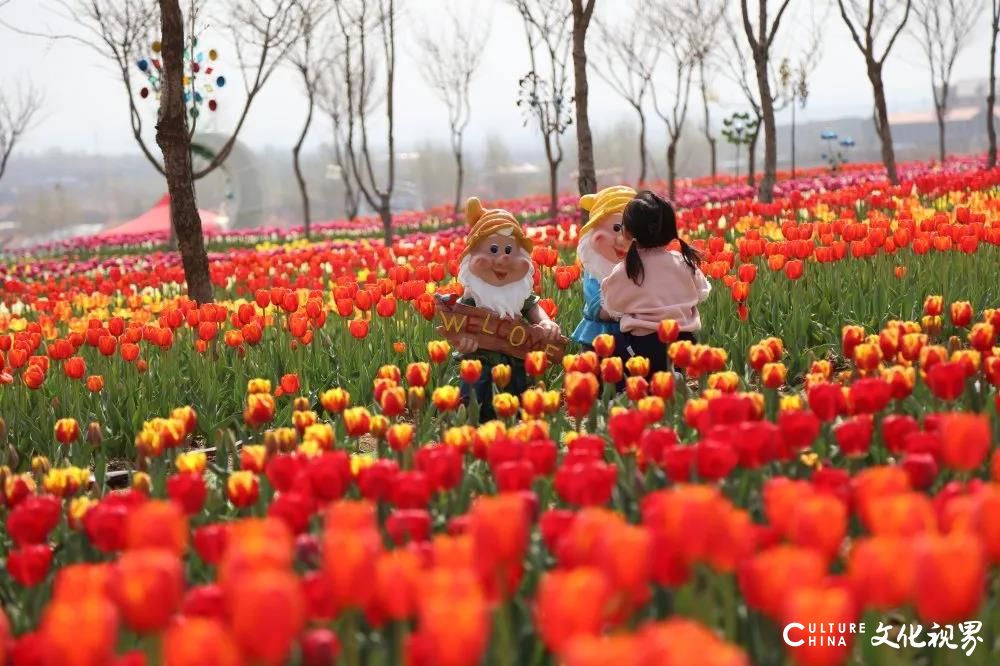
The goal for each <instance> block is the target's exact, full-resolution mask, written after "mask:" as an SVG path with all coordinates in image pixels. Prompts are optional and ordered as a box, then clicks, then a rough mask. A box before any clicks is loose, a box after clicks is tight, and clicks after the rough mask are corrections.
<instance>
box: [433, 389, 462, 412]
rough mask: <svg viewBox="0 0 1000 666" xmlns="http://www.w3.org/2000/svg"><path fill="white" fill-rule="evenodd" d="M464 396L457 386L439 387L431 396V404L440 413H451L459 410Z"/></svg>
mask: <svg viewBox="0 0 1000 666" xmlns="http://www.w3.org/2000/svg"><path fill="white" fill-rule="evenodd" d="M461 399H462V396H461V394H460V392H459V390H458V387H457V386H439V387H437V388H436V389H434V393H432V394H431V402H433V403H434V407H436V408H437V410H438V411H439V412H450V411H452V410H455V409H458V406H459V404H460V403H461Z"/></svg>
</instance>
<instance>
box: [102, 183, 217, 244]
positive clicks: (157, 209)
mask: <svg viewBox="0 0 1000 666" xmlns="http://www.w3.org/2000/svg"><path fill="white" fill-rule="evenodd" d="M198 213H199V214H200V215H201V228H202V230H203V231H218V230H219V229H221V226H220V225H219V221H218V218H219V216H218V215H216V214H215V213H213V212H211V211H207V210H199V211H198ZM156 232H163V233H170V195H169V194H164V195H163V198H162V199H160V200H159V201H158V202H157V203H156V205H155V206H153V207H152V208H150V209H149V210H147V211H146V212H145V213H143V214H142V215H140V216H139V217H137V218H135V219H133V220H129V221H128V222H123V223H122V224H119V225H116V226H114V227H111V228H109V229H105V230H104V231H102V232H101V233H99V234H97V236H98V237H108V236H142V235H145V234H151V233H156Z"/></svg>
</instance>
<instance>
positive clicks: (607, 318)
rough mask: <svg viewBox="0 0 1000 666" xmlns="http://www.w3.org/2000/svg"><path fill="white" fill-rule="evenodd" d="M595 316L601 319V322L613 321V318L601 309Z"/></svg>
mask: <svg viewBox="0 0 1000 666" xmlns="http://www.w3.org/2000/svg"><path fill="white" fill-rule="evenodd" d="M597 316H598V317H600V318H601V320H602V321H614V320H615V318H614V317H612V316H611V314H610V313H608V311H607V310H605V309H604V308H601V311H600V312H598V313H597Z"/></svg>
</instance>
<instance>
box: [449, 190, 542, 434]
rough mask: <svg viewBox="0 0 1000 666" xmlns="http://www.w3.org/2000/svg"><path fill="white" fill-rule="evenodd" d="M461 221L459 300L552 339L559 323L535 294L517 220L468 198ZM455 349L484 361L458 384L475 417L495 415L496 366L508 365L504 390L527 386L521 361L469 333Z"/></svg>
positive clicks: (524, 239) (527, 245)
mask: <svg viewBox="0 0 1000 666" xmlns="http://www.w3.org/2000/svg"><path fill="white" fill-rule="evenodd" d="M465 219H466V223H467V224H468V225H469V227H470V231H469V236H468V240H467V243H466V247H465V250H464V251H463V252H462V255H461V261H460V263H459V268H458V281H459V283H460V284H461V285H462V288H463V296H462V298H461V300H460V302H461V303H463V304H465V305H473V306H476V307H479V308H485V309H487V310H492V311H494V312H496V313H497V314H498V315H499V316H500V317H505V318H510V319H523V320H526V321H527V323H528V324H531V325H532V326H534V327H536V328H537V330H538V331H539V333H540V334H541V335H540V337H541V338H542V339H547V340H552V341H555V340H557V339H558V338H559V336H560V330H559V324H557V323H556V322H554V321H552V320H551V319H550V318H549V316H548V315H547V314H546V313H545V310H543V309H542V308H541V306H540V305H539V304H538V301H539V298H538V296H536V295H535V293H534V277H535V266H534V264H533V263H532V261H531V247H532V246H531V241H530V240H529V239H528V237H527V236H526V235H525V233H524V230H523V229H522V228H521V225H520V223H519V222H518V221H517V218H515V217H514V215H513V214H512V213H511V212H509V211H506V210H503V209H501V208H492V209H484V208H483V205H482V203H481V202H480V201H479V199H477V198H475V197H472V198H470V199H469V200H468V202H467V203H466V205H465ZM455 350H456V351H457V352H458V353H459V354H460V357H461V358H475V359H479V361H480V362H481V363H482V365H483V370H482V373H481V374H480V376H479V380H478V381H477V382H475V384H471V385H470V384H467V383H465V382H462V399H463V400H464V401H468V400H469V398H470V395H471V394H472V393H473V392H474V393H475V396H476V401H477V402H478V404H479V420H480V421H487V420H490V419H493V418H495V412H494V410H493V380H492V370H493V367H494V366H495V365H499V364H507V365H509V366H510V368H511V380H510V384H509V385H508V387H507V391H508V392H509V393H512V394H513V395H515V396H520V395H521V393H523V392H524V391H525V389H527V383H528V381H527V375H526V373H525V369H524V361H523V360H522V359H517V358H513V357H510V356H508V355H506V354H502V353H500V352H495V351H489V350H485V349H479V345H478V343H477V342H476V339H475V338H474V337H473V336H461V337H460V338H459V339H458V340H457V342H456V344H455Z"/></svg>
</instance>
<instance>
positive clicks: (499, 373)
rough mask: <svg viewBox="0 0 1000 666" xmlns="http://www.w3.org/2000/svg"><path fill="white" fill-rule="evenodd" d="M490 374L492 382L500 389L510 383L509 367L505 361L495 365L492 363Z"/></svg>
mask: <svg viewBox="0 0 1000 666" xmlns="http://www.w3.org/2000/svg"><path fill="white" fill-rule="evenodd" d="M490 374H491V375H492V379H493V383H494V384H496V386H497V388H498V389H500V390H501V391H502V390H503V389H505V388H507V385H508V384H510V379H511V369H510V366H509V365H507V364H506V363H498V364H497V365H494V366H493V369H492V370H491V371H490Z"/></svg>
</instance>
